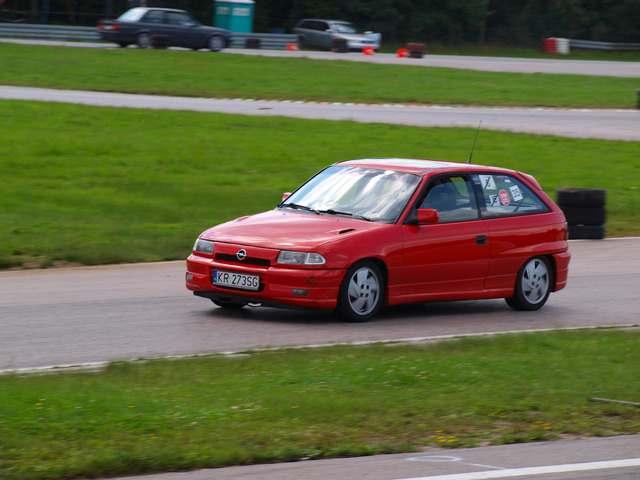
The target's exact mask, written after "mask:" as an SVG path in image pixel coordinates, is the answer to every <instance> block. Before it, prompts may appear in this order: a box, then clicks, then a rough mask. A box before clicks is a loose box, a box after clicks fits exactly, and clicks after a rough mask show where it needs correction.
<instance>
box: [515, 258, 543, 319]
mask: <svg viewBox="0 0 640 480" xmlns="http://www.w3.org/2000/svg"><path fill="white" fill-rule="evenodd" d="M551 280H552V272H551V267H550V265H549V260H547V259H546V258H545V257H534V258H531V259H529V260H527V262H526V263H525V264H524V265H523V266H522V268H521V269H520V271H519V272H518V277H517V279H516V287H515V290H514V292H513V297H510V298H505V301H506V302H507V305H509V306H510V307H511V308H513V309H515V310H529V311H531V310H538V309H539V308H542V306H543V305H544V304H545V303H546V302H547V299H548V298H549V294H550V293H551Z"/></svg>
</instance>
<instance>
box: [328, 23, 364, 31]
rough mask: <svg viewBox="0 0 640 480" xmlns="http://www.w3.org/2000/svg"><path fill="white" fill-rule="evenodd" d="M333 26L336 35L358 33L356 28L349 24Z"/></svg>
mask: <svg viewBox="0 0 640 480" xmlns="http://www.w3.org/2000/svg"><path fill="white" fill-rule="evenodd" d="M333 26H334V27H335V29H336V32H337V33H358V30H357V29H356V27H354V26H353V25H351V24H350V23H334V24H333Z"/></svg>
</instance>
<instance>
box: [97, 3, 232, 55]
mask: <svg viewBox="0 0 640 480" xmlns="http://www.w3.org/2000/svg"><path fill="white" fill-rule="evenodd" d="M98 33H99V34H100V37H101V38H102V39H103V40H106V41H110V42H116V43H117V44H118V45H120V46H121V47H126V46H128V45H132V44H135V45H137V46H138V47H140V48H150V47H152V46H163V47H184V48H191V49H194V50H199V49H201V48H208V49H209V50H211V51H214V52H219V51H220V50H222V49H223V48H224V47H226V46H227V45H229V40H230V38H231V32H229V31H228V30H224V29H222V28H216V27H208V26H206V25H202V24H201V23H200V22H198V21H197V20H196V19H195V18H193V17H192V16H191V15H190V14H189V13H188V12H186V11H184V10H176V9H173V8H145V7H136V8H132V9H130V10H127V11H126V12H124V13H123V14H122V15H120V16H119V17H118V18H117V19H116V20H102V21H100V22H99V23H98Z"/></svg>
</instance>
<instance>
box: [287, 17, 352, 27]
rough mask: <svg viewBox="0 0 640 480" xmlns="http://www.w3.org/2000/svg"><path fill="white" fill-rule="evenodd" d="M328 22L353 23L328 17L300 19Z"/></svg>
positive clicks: (303, 20)
mask: <svg viewBox="0 0 640 480" xmlns="http://www.w3.org/2000/svg"><path fill="white" fill-rule="evenodd" d="M309 21H311V22H328V23H347V24H349V25H351V24H352V22H349V21H348V20H330V19H327V18H303V19H302V20H300V22H298V23H301V22H309Z"/></svg>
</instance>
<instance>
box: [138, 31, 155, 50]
mask: <svg viewBox="0 0 640 480" xmlns="http://www.w3.org/2000/svg"><path fill="white" fill-rule="evenodd" d="M152 44H153V41H152V40H151V35H149V34H148V33H139V34H138V36H137V37H136V45H137V46H138V48H151V45H152Z"/></svg>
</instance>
